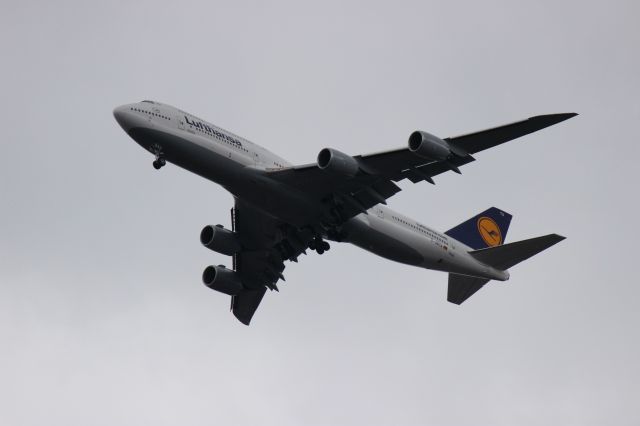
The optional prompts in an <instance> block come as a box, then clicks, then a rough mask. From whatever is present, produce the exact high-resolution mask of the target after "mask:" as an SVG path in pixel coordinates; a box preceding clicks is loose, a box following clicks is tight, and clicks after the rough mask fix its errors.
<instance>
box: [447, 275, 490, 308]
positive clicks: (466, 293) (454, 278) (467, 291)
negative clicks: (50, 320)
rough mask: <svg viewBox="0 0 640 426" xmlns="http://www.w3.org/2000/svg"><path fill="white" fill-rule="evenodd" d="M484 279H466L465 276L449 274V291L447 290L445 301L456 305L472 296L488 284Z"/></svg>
mask: <svg viewBox="0 0 640 426" xmlns="http://www.w3.org/2000/svg"><path fill="white" fill-rule="evenodd" d="M488 282H489V280H488V279H486V278H475V277H468V276H466V275H458V274H449V289H448V290H447V300H448V301H449V302H451V303H455V304H456V305H460V304H461V303H462V302H464V301H465V300H467V299H468V298H470V297H471V296H473V294H474V293H475V292H476V291H478V290H480V289H481V288H482V286H484V285H485V284H486V283H488Z"/></svg>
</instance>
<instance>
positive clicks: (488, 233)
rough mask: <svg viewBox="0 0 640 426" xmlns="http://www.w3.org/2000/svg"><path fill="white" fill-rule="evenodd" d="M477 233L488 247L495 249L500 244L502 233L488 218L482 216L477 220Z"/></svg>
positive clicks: (493, 221) (494, 222)
mask: <svg viewBox="0 0 640 426" xmlns="http://www.w3.org/2000/svg"><path fill="white" fill-rule="evenodd" d="M478 232H479V233H480V236H481V237H482V239H483V240H484V242H485V243H487V245H488V246H489V247H495V246H499V245H500V244H502V233H501V232H500V227H498V224H497V223H496V221H495V220H493V219H491V218H490V217H486V216H483V217H481V218H480V219H478Z"/></svg>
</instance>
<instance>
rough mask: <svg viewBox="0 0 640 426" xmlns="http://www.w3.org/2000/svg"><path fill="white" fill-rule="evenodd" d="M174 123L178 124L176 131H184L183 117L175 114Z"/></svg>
mask: <svg viewBox="0 0 640 426" xmlns="http://www.w3.org/2000/svg"><path fill="white" fill-rule="evenodd" d="M176 123H178V129H180V130H184V116H182V115H181V114H177V115H176Z"/></svg>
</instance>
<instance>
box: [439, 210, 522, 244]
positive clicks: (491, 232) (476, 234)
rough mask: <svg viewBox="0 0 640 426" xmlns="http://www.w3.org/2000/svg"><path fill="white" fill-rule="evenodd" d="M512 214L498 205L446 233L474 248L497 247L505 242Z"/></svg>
mask: <svg viewBox="0 0 640 426" xmlns="http://www.w3.org/2000/svg"><path fill="white" fill-rule="evenodd" d="M511 217H512V216H511V215H510V214H509V213H507V212H504V211H502V210H500V209H498V208H496V207H491V208H490V209H488V210H485V211H483V212H482V213H480V214H478V215H476V216H474V217H472V218H471V219H469V220H467V221H466V222H463V223H461V224H460V225H458V226H456V227H455V228H451V229H449V230H448V231H447V232H445V234H447V235H448V236H450V237H451V238H455V239H456V240H458V241H460V242H461V243H463V244H466V245H467V246H469V247H471V248H472V249H474V250H480V249H483V248H488V247H497V246H499V245H502V244H503V243H504V240H505V238H506V237H507V231H508V230H509V224H510V223H511Z"/></svg>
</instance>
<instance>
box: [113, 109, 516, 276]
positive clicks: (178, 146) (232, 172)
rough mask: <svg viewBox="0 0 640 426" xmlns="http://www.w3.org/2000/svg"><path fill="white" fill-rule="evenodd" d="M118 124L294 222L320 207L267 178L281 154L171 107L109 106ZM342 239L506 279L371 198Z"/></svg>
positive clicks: (422, 263)
mask: <svg viewBox="0 0 640 426" xmlns="http://www.w3.org/2000/svg"><path fill="white" fill-rule="evenodd" d="M114 115H115V117H116V119H117V121H118V122H119V124H120V125H121V126H122V127H123V128H124V130H125V131H127V133H129V135H130V136H131V137H132V138H133V139H134V140H135V141H136V142H137V143H139V144H140V145H141V146H142V147H144V148H145V149H147V150H148V151H150V152H151V153H153V154H154V155H160V156H162V157H163V158H165V159H166V160H167V161H169V162H171V163H174V164H176V165H178V166H180V167H183V168H185V169H187V170H189V171H192V172H194V173H196V174H198V175H200V176H203V177H205V178H206V179H209V180H212V181H214V182H216V183H218V184H220V185H222V186H223V187H224V188H225V189H227V190H228V191H229V192H231V193H232V194H233V195H234V196H235V197H238V198H240V199H242V200H243V201H245V202H248V203H250V204H252V205H253V206H254V207H256V208H258V209H260V210H261V211H263V212H265V213H267V214H269V215H271V216H273V217H276V218H278V219H280V220H282V221H284V222H286V223H289V224H291V225H294V226H304V225H305V223H309V222H308V221H309V220H311V219H313V218H314V215H315V214H316V212H317V211H319V210H321V209H320V208H319V206H318V204H317V202H316V201H314V200H313V199H312V198H310V197H307V196H306V195H305V194H304V193H302V192H300V191H298V190H297V189H295V188H292V187H290V186H286V185H283V184H281V183H279V182H275V181H272V179H270V178H269V177H268V173H267V172H269V171H272V170H278V169H283V168H288V167H292V165H291V164H290V163H288V162H287V161H286V160H284V159H283V158H281V157H279V156H277V155H275V154H273V153H271V152H269V151H267V150H266V149H264V148H262V147H260V146H259V145H256V144H254V143H252V142H250V141H248V140H246V139H244V138H241V137H239V136H236V135H234V134H232V133H230V132H227V131H225V130H223V129H221V128H219V127H216V126H214V125H212V124H210V123H208V122H206V121H204V120H202V119H200V118H198V117H196V116H194V115H191V114H189V113H186V112H184V111H181V110H179V109H177V108H174V107H171V106H168V105H164V104H159V103H157V102H151V101H143V102H140V103H135V104H129V105H123V106H121V107H118V108H116V109H115V110H114ZM342 228H343V229H344V231H345V235H347V237H346V238H345V241H346V242H349V243H352V244H354V245H356V246H358V247H361V248H363V249H365V250H368V251H370V252H372V253H375V254H377V255H379V256H382V257H385V258H387V259H390V260H394V261H397V262H401V263H405V264H410V265H414V266H419V267H422V268H427V269H434V270H439V271H446V272H453V273H458V274H463V275H470V276H475V277H481V278H487V279H494V280H501V281H504V280H507V279H508V278H509V273H508V272H506V271H501V270H497V269H495V268H492V267H490V266H488V265H485V264H483V263H481V262H479V261H478V260H476V259H475V258H473V257H472V256H471V255H469V253H468V252H469V251H471V250H472V249H471V248H469V247H467V246H466V245H464V244H462V243H460V242H459V241H457V240H455V239H453V238H451V237H449V236H447V235H445V234H443V233H440V232H437V231H435V230H433V229H431V228H429V227H427V226H425V225H422V224H420V223H418V222H417V221H415V220H413V219H411V218H409V217H406V216H404V215H402V214H400V213H398V212H395V211H393V210H391V209H389V208H388V207H386V206H384V205H377V206H374V207H373V208H371V209H369V210H368V211H367V212H366V213H361V214H359V215H357V216H355V217H353V218H352V219H350V220H348V221H347V222H346V223H345V224H343V225H342Z"/></svg>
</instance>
